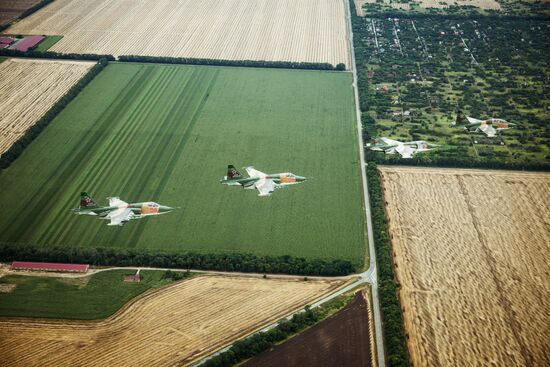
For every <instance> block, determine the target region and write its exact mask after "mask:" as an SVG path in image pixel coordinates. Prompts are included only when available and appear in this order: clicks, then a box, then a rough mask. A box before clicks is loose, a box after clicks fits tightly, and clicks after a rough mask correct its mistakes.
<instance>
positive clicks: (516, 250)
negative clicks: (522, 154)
mask: <svg viewBox="0 0 550 367" xmlns="http://www.w3.org/2000/svg"><path fill="white" fill-rule="evenodd" d="M381 172H382V177H383V185H384V190H385V198H386V202H387V212H388V218H389V221H390V232H391V236H392V244H393V251H394V261H395V266H396V272H397V276H398V278H399V281H400V283H401V287H402V288H401V291H400V297H401V300H402V306H403V309H404V318H405V329H406V332H407V334H408V335H409V339H408V347H409V351H410V354H411V360H412V362H413V364H414V365H415V366H445V365H459V366H471V365H478V364H487V365H489V364H493V365H499V366H514V365H523V366H535V365H538V366H542V365H550V328H549V327H548V325H550V313H549V312H548V310H550V268H549V266H548V264H549V263H550V247H549V244H550V174H549V173H522V172H507V171H481V170H453V169H428V168H425V169H416V168H403V167H383V168H381Z"/></svg>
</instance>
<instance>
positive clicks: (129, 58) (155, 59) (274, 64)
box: [118, 55, 346, 71]
mask: <svg viewBox="0 0 550 367" xmlns="http://www.w3.org/2000/svg"><path fill="white" fill-rule="evenodd" d="M118 60H119V61H123V62H146V63H162V64H186V65H211V66H242V67H253V68H278V69H306V70H337V71H344V70H346V65H345V64H341V63H340V64H338V65H336V66H333V65H332V64H329V63H320V62H292V61H264V60H216V59H198V58H187V57H165V56H138V55H122V56H119V57H118Z"/></svg>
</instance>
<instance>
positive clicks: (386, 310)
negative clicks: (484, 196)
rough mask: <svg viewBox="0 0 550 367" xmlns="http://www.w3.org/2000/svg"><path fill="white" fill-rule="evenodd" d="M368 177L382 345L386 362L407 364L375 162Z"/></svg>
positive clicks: (397, 287) (396, 284)
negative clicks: (384, 349)
mask: <svg viewBox="0 0 550 367" xmlns="http://www.w3.org/2000/svg"><path fill="white" fill-rule="evenodd" d="M367 181H368V186H369V197H370V204H371V211H372V227H373V228H372V229H373V233H374V243H375V244H376V255H377V256H376V261H377V266H378V276H379V278H378V281H379V290H380V309H381V313H382V318H383V323H382V324H383V330H384V345H385V346H386V353H387V363H388V366H408V365H409V359H408V355H407V347H406V343H405V334H404V330H405V328H404V325H403V316H402V314H401V304H400V302H399V297H398V295H397V291H398V289H399V283H397V281H396V280H395V276H394V273H393V263H392V255H391V244H390V239H389V236H388V222H387V219H386V213H385V209H384V196H383V194H382V189H381V183H380V175H379V173H378V168H377V166H376V164H374V163H369V165H368V166H367Z"/></svg>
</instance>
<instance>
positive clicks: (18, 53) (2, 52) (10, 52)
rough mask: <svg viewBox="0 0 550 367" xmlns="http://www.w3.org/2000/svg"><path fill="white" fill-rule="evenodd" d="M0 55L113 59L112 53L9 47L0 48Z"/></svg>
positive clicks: (94, 59)
mask: <svg viewBox="0 0 550 367" xmlns="http://www.w3.org/2000/svg"><path fill="white" fill-rule="evenodd" d="M0 56H5V57H29V58H32V59H64V60H89V61H99V60H101V59H105V60H106V61H114V60H115V57H114V56H113V55H97V54H74V53H72V54H65V53H61V52H54V51H33V50H29V51H20V50H11V49H9V48H3V49H0Z"/></svg>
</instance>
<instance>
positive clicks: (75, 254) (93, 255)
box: [0, 242, 356, 276]
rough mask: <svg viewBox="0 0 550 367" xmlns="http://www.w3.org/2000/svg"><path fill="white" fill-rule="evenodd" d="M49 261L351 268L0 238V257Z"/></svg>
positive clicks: (320, 270)
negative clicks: (35, 244) (48, 243)
mask: <svg viewBox="0 0 550 367" xmlns="http://www.w3.org/2000/svg"><path fill="white" fill-rule="evenodd" d="M14 260H18V261H49V262H62V263H84V264H91V265H100V266H148V267H161V268H175V269H194V270H217V271H235V272H244V273H277V274H292V275H310V276H344V275H349V274H351V273H354V272H355V270H356V269H355V267H354V266H353V264H352V263H351V261H348V260H324V259H304V258H299V257H292V256H256V255H253V254H223V253H220V254H199V253H194V252H186V253H171V252H158V251H154V250H146V249H121V248H102V247H97V248H88V247H86V248H79V247H38V246H34V245H28V244H17V243H6V242H0V261H4V262H10V261H14Z"/></svg>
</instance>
